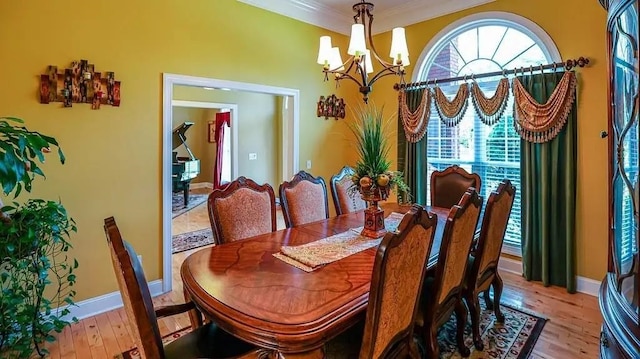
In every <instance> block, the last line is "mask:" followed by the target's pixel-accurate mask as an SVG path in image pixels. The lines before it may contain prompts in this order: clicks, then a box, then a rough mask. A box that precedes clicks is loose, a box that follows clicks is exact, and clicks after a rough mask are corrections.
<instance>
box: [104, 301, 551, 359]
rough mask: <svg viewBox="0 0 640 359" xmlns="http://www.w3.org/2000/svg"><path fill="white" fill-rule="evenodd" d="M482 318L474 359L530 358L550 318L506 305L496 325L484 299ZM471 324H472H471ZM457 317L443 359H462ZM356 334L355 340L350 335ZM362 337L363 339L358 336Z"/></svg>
mask: <svg viewBox="0 0 640 359" xmlns="http://www.w3.org/2000/svg"><path fill="white" fill-rule="evenodd" d="M480 306H481V307H482V315H481V316H480V332H481V333H482V339H483V340H484V346H485V349H484V351H477V350H475V348H474V347H473V338H472V336H471V325H470V324H468V325H467V329H466V332H465V340H466V343H467V346H468V347H470V348H471V356H469V357H468V358H472V359H480V358H485V359H496V358H499V359H525V358H528V357H529V354H531V351H532V350H533V347H534V346H535V344H536V341H537V340H538V337H539V336H540V333H541V332H542V328H543V327H544V324H545V322H546V319H544V318H541V317H538V316H535V315H531V314H527V313H524V312H522V311H520V310H518V309H515V308H511V307H508V306H506V305H504V304H503V305H502V306H501V308H502V313H503V314H504V316H505V322H504V324H500V323H496V321H495V317H494V315H493V312H491V311H488V310H486V309H485V306H484V301H483V300H482V299H481V300H480ZM468 323H470V322H468ZM356 329H357V328H356ZM189 330H190V329H189V328H187V329H183V330H180V331H177V332H173V333H171V334H168V335H167V336H165V337H164V338H162V342H163V343H164V344H165V345H166V344H167V343H170V342H172V341H174V340H176V339H177V338H180V337H181V336H183V335H185V334H186V333H188V332H189ZM455 332H456V325H455V318H454V316H452V318H451V320H449V322H447V323H446V324H445V325H443V326H442V328H441V329H440V331H439V332H438V342H439V343H440V359H458V358H461V356H460V354H459V353H458V351H457V349H456V345H455ZM350 334H352V335H353V337H352V338H348V336H349V335H350ZM355 336H359V337H355ZM361 340H362V331H357V330H350V331H348V332H347V333H345V335H343V336H341V337H339V339H338V340H333V341H332V342H331V345H329V346H327V348H326V349H327V351H326V353H325V355H326V358H329V359H343V358H344V359H353V358H357V357H358V354H357V350H358V348H355V350H356V352H354V351H353V347H354V346H353V345H349V344H352V343H355V342H360V341H361ZM115 358H116V359H139V358H140V354H139V353H138V349H137V348H133V349H129V350H127V351H126V352H124V353H122V354H119V355H116V356H115Z"/></svg>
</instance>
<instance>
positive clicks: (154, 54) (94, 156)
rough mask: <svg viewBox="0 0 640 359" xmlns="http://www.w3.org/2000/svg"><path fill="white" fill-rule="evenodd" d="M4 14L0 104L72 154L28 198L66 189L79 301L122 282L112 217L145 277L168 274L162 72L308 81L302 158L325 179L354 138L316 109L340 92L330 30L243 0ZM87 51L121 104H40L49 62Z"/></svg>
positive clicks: (144, 0)
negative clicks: (109, 223)
mask: <svg viewBox="0 0 640 359" xmlns="http://www.w3.org/2000/svg"><path fill="white" fill-rule="evenodd" d="M0 23H2V26H0V54H1V56H0V79H1V81H2V86H0V114H2V115H13V116H17V117H21V118H24V119H25V120H26V122H27V126H28V127H29V128H31V129H33V130H38V131H41V132H43V133H45V134H49V135H51V136H54V137H56V138H57V139H58V140H59V142H60V143H61V145H62V147H63V149H64V151H65V153H66V155H67V159H68V162H67V163H66V164H65V165H63V166H61V165H59V164H58V163H56V162H55V161H54V158H53V157H51V158H49V161H48V162H47V164H46V166H44V171H45V173H46V174H47V179H46V180H45V181H42V180H38V181H37V182H36V183H35V184H34V192H33V193H31V194H25V195H24V196H22V198H23V199H24V198H29V197H34V198H49V199H58V198H59V199H60V200H61V201H62V202H63V204H64V205H65V206H66V207H67V209H68V211H69V213H70V214H71V215H72V216H73V217H74V218H75V220H76V221H77V225H78V233H77V234H74V235H73V237H72V242H73V243H74V246H75V248H74V250H73V251H72V252H71V253H70V254H71V255H73V256H75V257H77V258H78V261H79V262H80V268H79V269H78V273H77V274H78V281H77V284H76V289H77V292H78V296H77V297H76V299H77V300H82V299H86V298H90V297H94V296H98V295H101V294H105V293H109V292H112V291H114V290H117V284H116V281H115V277H114V274H113V269H112V267H111V262H110V258H109V253H108V249H107V245H106V240H105V235H104V232H103V230H102V224H103V219H104V218H106V217H108V216H112V215H113V216H115V218H116V220H117V221H118V224H119V226H120V227H121V230H122V233H123V234H124V236H125V237H126V239H127V240H129V241H130V242H132V244H133V245H134V246H135V248H136V250H137V251H138V252H139V253H140V254H142V256H143V264H144V267H145V272H146V275H147V279H148V280H155V279H158V278H160V277H161V256H162V250H161V235H162V233H161V232H162V223H161V211H162V209H161V192H162V189H161V178H160V175H161V148H162V143H161V127H162V74H163V73H165V72H166V73H176V74H186V75H193V76H204V77H211V78H218V79H226V80H234V81H242V82H251V83H262V84H266V85H271V86H279V87H287V88H297V89H300V107H301V111H300V113H301V118H300V133H301V137H302V138H303V140H302V141H300V162H301V163H300V165H301V166H300V168H304V166H303V164H304V163H306V160H307V159H311V160H312V161H313V168H312V170H311V171H312V172H313V173H314V174H317V175H322V176H325V178H328V177H329V176H330V175H331V174H332V173H334V172H336V171H337V169H339V168H340V166H341V165H342V163H344V161H345V158H344V157H345V153H346V151H345V149H346V143H343V142H342V141H339V140H338V141H336V140H335V139H334V137H333V134H335V133H341V132H342V131H343V129H342V127H340V126H339V123H337V121H325V120H324V119H319V118H317V117H316V115H315V109H316V101H317V99H318V97H319V96H320V95H326V94H329V93H335V92H336V91H335V90H334V85H333V83H330V82H327V83H323V82H322V73H321V68H320V66H319V65H317V64H316V63H315V62H316V56H317V47H318V38H319V36H321V35H324V34H326V33H327V31H325V30H322V29H319V28H317V27H314V26H310V25H307V24H304V23H301V22H298V21H295V20H292V19H289V18H285V17H282V16H279V15H277V14H273V13H269V12H265V11H264V10H261V9H258V8H255V7H252V6H249V5H245V4H243V3H240V2H238V1H235V0H216V1H212V0H189V1H180V0H164V1H155V0H138V1H125V0H113V1H96V2H91V3H87V2H86V1H79V0H59V1H45V0H32V1H2V2H0ZM334 37H335V35H334ZM341 41H343V42H344V41H346V39H342V40H341ZM342 46H343V47H344V46H345V45H344V44H343V45H342ZM79 59H87V60H89V62H90V63H93V64H95V68H96V70H97V71H114V72H115V76H116V80H120V81H122V103H121V106H120V107H119V108H115V107H111V106H102V108H101V109H100V110H91V109H90V105H88V104H74V105H73V107H72V108H62V106H61V104H60V103H51V104H48V105H43V104H40V103H39V100H38V85H39V76H40V74H42V73H44V72H45V70H46V68H47V65H57V66H58V67H59V68H60V69H63V68H65V67H66V66H69V65H70V62H71V61H74V60H79ZM338 93H339V92H338ZM5 202H6V200H5Z"/></svg>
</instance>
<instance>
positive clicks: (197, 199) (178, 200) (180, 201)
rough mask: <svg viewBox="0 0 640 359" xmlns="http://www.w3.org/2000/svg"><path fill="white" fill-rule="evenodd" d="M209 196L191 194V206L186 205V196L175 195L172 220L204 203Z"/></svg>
mask: <svg viewBox="0 0 640 359" xmlns="http://www.w3.org/2000/svg"><path fill="white" fill-rule="evenodd" d="M207 197H209V195H208V194H193V193H190V194H189V204H187V205H186V206H185V205H184V195H183V193H182V192H180V193H174V194H173V196H172V197H171V218H176V217H177V216H179V215H181V214H183V213H185V212H188V211H190V210H192V209H194V208H196V207H197V206H199V205H201V204H202V203H204V202H206V201H207Z"/></svg>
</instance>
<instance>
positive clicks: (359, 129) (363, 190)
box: [349, 105, 409, 238]
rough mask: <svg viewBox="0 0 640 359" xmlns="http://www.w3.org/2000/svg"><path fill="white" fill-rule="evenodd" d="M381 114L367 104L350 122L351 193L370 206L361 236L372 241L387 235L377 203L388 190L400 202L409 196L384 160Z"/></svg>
mask: <svg viewBox="0 0 640 359" xmlns="http://www.w3.org/2000/svg"><path fill="white" fill-rule="evenodd" d="M383 112H384V107H383V108H381V109H378V108H376V107H375V106H373V105H367V106H366V107H365V108H361V109H360V111H359V112H358V113H357V114H356V120H355V121H354V122H352V123H349V128H350V130H351V132H352V133H353V135H354V136H355V139H356V148H357V151H358V155H359V158H358V161H357V162H356V165H355V168H354V171H355V174H354V175H353V176H352V178H351V180H352V183H353V184H352V186H351V187H350V190H351V191H352V192H357V193H359V194H360V195H361V196H362V199H364V200H365V201H367V202H369V203H370V204H371V205H370V206H369V207H368V208H367V209H366V210H365V228H364V230H363V232H362V234H363V235H365V236H367V237H373V238H378V237H380V236H382V235H384V233H386V231H385V229H384V212H383V211H382V209H380V207H379V206H378V202H379V201H384V200H386V199H387V198H388V196H389V194H390V193H391V191H396V192H397V193H396V194H397V195H398V198H399V200H406V199H407V195H408V193H409V187H408V186H407V185H406V184H405V182H404V180H403V177H402V172H399V171H391V170H390V167H391V163H390V162H389V160H388V159H387V155H388V154H389V142H388V140H387V137H386V134H385V127H386V122H388V121H385V120H384V118H383Z"/></svg>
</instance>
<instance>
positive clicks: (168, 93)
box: [162, 74, 300, 292]
mask: <svg viewBox="0 0 640 359" xmlns="http://www.w3.org/2000/svg"><path fill="white" fill-rule="evenodd" d="M174 86H192V87H200V88H213V89H225V90H228V91H238V92H249V93H262V94H271V95H275V96H278V97H279V98H280V100H279V104H280V109H281V110H280V111H281V116H280V118H281V119H282V124H281V126H279V127H280V129H281V131H279V134H278V144H279V146H280V151H278V152H279V153H280V157H281V159H280V161H279V162H278V163H279V165H278V166H277V167H278V169H277V172H278V173H279V176H278V179H279V180H281V179H285V178H291V177H292V176H293V175H294V174H295V173H296V172H297V171H298V168H299V154H298V153H299V127H298V124H299V118H300V114H299V103H300V91H299V90H297V89H289V88H281V87H273V86H267V85H261V84H252V83H244V82H235V81H227V80H219V79H210V78H203V77H194V76H185V75H176V74H164V75H163V134H162V136H163V137H162V138H163V146H162V148H163V156H162V198H163V200H162V201H163V202H162V220H163V222H162V223H163V225H162V227H163V228H162V229H163V230H162V233H163V235H162V241H163V245H162V253H163V255H162V258H163V263H162V267H163V275H162V283H163V291H164V292H169V291H171V289H172V276H173V273H172V271H173V268H172V217H171V216H172V211H171V208H172V207H171V197H172V181H171V173H172V172H171V171H172V167H171V166H172V154H171V152H172V145H171V137H172V129H173V123H172V119H173V106H174V102H175V100H174ZM188 102H192V101H188ZM204 103H207V102H204ZM178 104H180V102H178ZM209 104H210V103H209ZM199 105H202V103H199ZM231 111H232V113H234V112H235V114H236V115H237V113H238V109H236V110H235V111H233V110H231ZM232 121H233V118H232ZM236 123H237V120H236ZM234 127H235V130H234ZM230 133H231V141H230V142H231V146H230V150H231V154H230V156H231V175H232V177H233V178H236V177H237V176H238V160H239V158H238V151H237V150H236V148H237V144H238V143H239V142H238V141H239V138H238V131H237V126H233V125H232V126H231V131H230Z"/></svg>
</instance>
